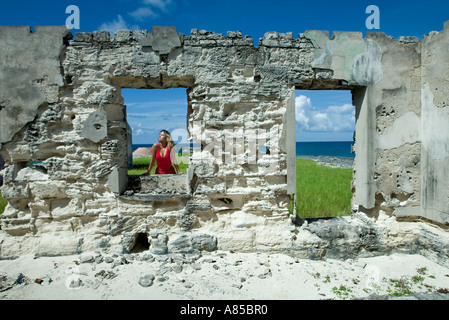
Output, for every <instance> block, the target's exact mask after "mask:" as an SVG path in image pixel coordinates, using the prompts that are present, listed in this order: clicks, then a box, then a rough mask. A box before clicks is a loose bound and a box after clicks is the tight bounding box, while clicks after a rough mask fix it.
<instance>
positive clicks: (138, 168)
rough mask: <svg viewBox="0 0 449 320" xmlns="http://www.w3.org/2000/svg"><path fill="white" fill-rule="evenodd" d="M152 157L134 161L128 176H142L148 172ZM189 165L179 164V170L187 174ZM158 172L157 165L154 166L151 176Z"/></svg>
mask: <svg viewBox="0 0 449 320" xmlns="http://www.w3.org/2000/svg"><path fill="white" fill-rule="evenodd" d="M150 162H151V157H142V158H136V159H133V168H132V169H129V170H128V175H141V174H143V173H145V172H147V170H148V166H149V165H150ZM188 167H189V165H188V164H184V163H181V164H179V170H181V172H182V173H187V168H188ZM155 171H156V164H154V166H153V169H152V170H151V174H154V173H155Z"/></svg>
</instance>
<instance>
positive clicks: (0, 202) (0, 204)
mask: <svg viewBox="0 0 449 320" xmlns="http://www.w3.org/2000/svg"><path fill="white" fill-rule="evenodd" d="M7 204H8V201H7V200H6V199H5V198H3V196H2V193H1V192H0V214H2V213H3V212H4V211H5V207H6V205H7Z"/></svg>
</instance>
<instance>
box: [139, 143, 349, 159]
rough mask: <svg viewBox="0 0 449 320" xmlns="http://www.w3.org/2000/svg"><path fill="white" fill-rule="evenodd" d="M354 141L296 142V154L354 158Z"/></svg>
mask: <svg viewBox="0 0 449 320" xmlns="http://www.w3.org/2000/svg"><path fill="white" fill-rule="evenodd" d="M352 144H353V142H352V141H326V142H296V156H316V157H318V156H332V157H346V158H354V157H355V154H354V153H351V145H352ZM151 146H152V144H133V146H132V147H133V148H132V149H133V152H134V151H135V150H136V149H137V148H151Z"/></svg>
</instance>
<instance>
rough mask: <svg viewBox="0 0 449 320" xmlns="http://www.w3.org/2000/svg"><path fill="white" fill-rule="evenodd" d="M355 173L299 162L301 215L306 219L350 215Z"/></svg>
mask: <svg viewBox="0 0 449 320" xmlns="http://www.w3.org/2000/svg"><path fill="white" fill-rule="evenodd" d="M352 171H353V170H352V169H340V168H330V167H326V166H323V165H318V164H317V163H316V162H315V161H313V160H308V159H296V213H297V215H298V216H299V217H300V218H303V219H305V218H325V217H340V216H346V215H350V214H351V198H352V192H351V180H352Z"/></svg>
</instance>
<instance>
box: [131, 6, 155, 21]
mask: <svg viewBox="0 0 449 320" xmlns="http://www.w3.org/2000/svg"><path fill="white" fill-rule="evenodd" d="M129 15H130V16H132V17H133V18H134V19H136V20H139V21H143V20H145V19H146V18H148V17H153V18H156V17H157V16H158V15H157V13H155V12H154V11H153V10H151V9H150V8H148V7H141V8H138V9H136V10H134V11H133V12H130V13H129Z"/></svg>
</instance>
